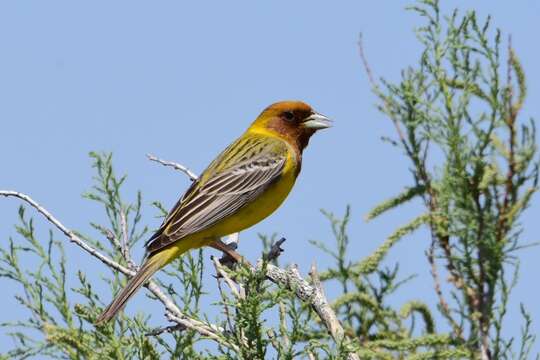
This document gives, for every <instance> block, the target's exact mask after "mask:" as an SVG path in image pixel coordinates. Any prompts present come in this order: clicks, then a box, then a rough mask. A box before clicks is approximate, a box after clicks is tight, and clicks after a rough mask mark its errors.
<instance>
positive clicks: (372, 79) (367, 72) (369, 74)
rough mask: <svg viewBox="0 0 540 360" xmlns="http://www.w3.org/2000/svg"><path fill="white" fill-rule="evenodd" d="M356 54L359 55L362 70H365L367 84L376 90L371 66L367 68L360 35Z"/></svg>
mask: <svg viewBox="0 0 540 360" xmlns="http://www.w3.org/2000/svg"><path fill="white" fill-rule="evenodd" d="M358 53H359V54H360V59H361V60H362V64H363V65H364V69H365V70H366V74H367V77H368V80H369V83H370V84H371V87H373V88H377V87H378V85H377V82H376V81H375V78H374V77H373V72H372V71H371V66H369V63H368V61H367V57H366V53H365V52H364V36H363V34H362V33H360V34H359V35H358Z"/></svg>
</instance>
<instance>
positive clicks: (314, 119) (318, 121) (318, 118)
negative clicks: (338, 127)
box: [302, 113, 332, 130]
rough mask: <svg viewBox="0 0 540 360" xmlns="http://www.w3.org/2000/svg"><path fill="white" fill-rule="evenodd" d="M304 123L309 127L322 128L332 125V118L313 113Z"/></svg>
mask: <svg viewBox="0 0 540 360" xmlns="http://www.w3.org/2000/svg"><path fill="white" fill-rule="evenodd" d="M302 125H303V126H304V127H305V128H308V129H313V130H320V129H326V128H329V127H331V126H332V120H330V119H329V118H327V117H326V116H324V115H321V114H319V113H313V114H311V115H310V116H309V117H307V118H306V119H305V120H304V121H303V122H302Z"/></svg>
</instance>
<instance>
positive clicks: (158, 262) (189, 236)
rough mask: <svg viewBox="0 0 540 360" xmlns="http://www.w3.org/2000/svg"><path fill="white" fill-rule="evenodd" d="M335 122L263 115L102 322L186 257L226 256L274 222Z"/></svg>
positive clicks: (194, 195) (168, 222)
mask: <svg viewBox="0 0 540 360" xmlns="http://www.w3.org/2000/svg"><path fill="white" fill-rule="evenodd" d="M331 125H332V121H331V120H330V119H329V118H328V117H326V116H324V115H322V114H320V113H318V112H316V111H314V110H313V109H312V107H311V106H310V105H308V104H306V103H304V102H302V101H281V102H277V103H274V104H272V105H270V106H268V107H267V108H266V109H264V110H263V111H262V112H261V113H260V115H259V116H258V117H257V118H256V119H255V121H254V122H253V123H252V124H251V125H250V126H249V128H248V129H247V130H246V131H245V132H244V133H243V134H242V135H241V136H240V137H239V138H238V139H237V140H236V141H234V142H233V143H232V144H230V145H229V146H228V147H227V148H226V149H225V150H223V151H222V152H221V153H220V154H219V155H218V156H217V158H216V159H215V160H214V161H212V162H211V163H210V165H209V166H208V167H207V168H206V170H204V171H203V173H202V174H201V176H200V177H199V178H198V179H197V180H195V181H194V182H193V183H192V184H191V186H190V187H189V188H188V190H187V191H186V192H185V194H184V195H183V196H182V197H181V198H180V199H179V200H178V202H177V203H176V204H175V205H174V206H173V208H172V209H171V211H170V212H169V213H168V215H167V216H166V217H165V219H164V221H163V223H162V224H161V226H160V227H159V229H158V230H157V231H156V232H155V233H154V234H153V236H152V237H151V238H150V239H149V240H148V241H147V242H146V244H145V246H146V260H145V261H144V262H143V265H142V266H141V267H140V269H139V270H138V271H137V273H136V274H135V275H134V276H133V277H132V278H131V279H130V280H129V281H128V283H127V285H126V287H125V288H123V289H122V290H121V291H120V293H119V294H118V295H117V296H116V297H115V298H114V300H113V301H112V302H111V303H110V305H109V306H107V307H106V308H105V309H104V311H103V312H102V313H101V315H100V316H99V317H98V318H97V319H96V322H95V323H96V325H100V324H103V323H106V322H108V321H109V320H111V319H113V318H114V317H115V316H116V314H117V313H118V312H119V311H120V310H121V309H123V307H124V306H125V304H126V303H127V301H128V300H129V299H130V298H131V297H132V296H133V295H134V294H135V293H136V291H137V290H138V289H139V288H140V287H141V286H142V285H144V283H145V282H146V281H147V280H149V279H150V277H151V276H152V275H153V274H154V273H156V272H157V271H158V270H159V269H161V268H163V267H164V266H165V265H167V264H168V263H170V262H171V261H173V260H174V259H176V258H177V257H179V256H181V255H182V254H183V253H185V252H186V251H189V250H191V249H195V248H200V247H202V246H210V247H213V248H216V249H219V250H221V251H224V252H227V250H229V248H228V247H227V246H226V245H225V244H224V243H223V242H221V241H220V238H221V237H223V236H226V235H229V234H233V233H236V232H239V231H242V230H244V229H247V228H249V227H251V226H253V225H255V224H256V223H258V222H260V221H261V220H263V219H265V218H266V217H268V216H269V215H270V214H272V213H273V212H274V211H275V210H276V209H277V208H278V207H279V206H280V205H281V204H282V203H283V201H284V200H285V198H286V197H287V196H288V194H289V192H290V191H291V189H292V188H293V185H294V183H295V181H296V179H297V177H298V175H299V173H300V170H301V167H302V153H303V151H304V149H305V148H306V146H307V145H308V142H309V140H310V137H311V136H312V135H313V134H314V133H315V132H317V131H318V130H321V129H325V128H328V127H330V126H331Z"/></svg>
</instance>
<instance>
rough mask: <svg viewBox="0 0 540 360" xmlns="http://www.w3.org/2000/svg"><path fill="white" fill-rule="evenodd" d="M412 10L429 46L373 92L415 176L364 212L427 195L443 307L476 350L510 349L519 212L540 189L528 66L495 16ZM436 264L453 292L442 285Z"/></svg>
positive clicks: (427, 5)
mask: <svg viewBox="0 0 540 360" xmlns="http://www.w3.org/2000/svg"><path fill="white" fill-rule="evenodd" d="M411 9H412V10H413V11H415V12H417V13H418V14H419V15H420V16H421V17H423V18H424V19H425V25H423V26H421V27H419V28H418V29H417V36H418V39H419V40H420V42H421V43H422V44H423V45H424V48H425V50H424V52H423V53H422V55H421V58H420V63H419V66H418V67H417V68H413V67H410V68H408V69H406V70H405V71H403V72H402V79H401V81H400V82H399V83H397V84H392V83H390V82H387V81H385V80H382V86H381V85H378V84H374V91H375V93H376V94H377V95H378V97H379V99H380V100H381V101H380V105H379V109H380V110H381V111H382V112H384V113H385V114H387V115H388V117H389V118H390V119H391V120H392V121H393V123H394V125H395V127H396V130H397V134H398V139H397V140H395V141H392V143H393V144H395V145H397V146H398V147H400V148H401V149H402V150H403V151H404V153H405V155H406V157H407V158H408V159H409V160H410V163H411V171H412V174H413V181H414V183H413V185H412V186H411V187H410V188H407V189H406V190H405V191H404V193H403V194H402V195H400V196H398V197H396V198H395V199H392V200H390V201H388V202H386V203H384V204H383V205H381V206H379V207H378V208H376V209H375V210H374V211H373V212H372V213H371V214H370V216H369V217H370V218H372V217H375V216H377V215H379V214H381V213H382V212H383V211H385V210H387V209H389V208H394V207H396V206H397V205H399V204H402V203H404V202H405V201H408V200H410V199H412V198H413V197H415V196H421V198H422V200H423V203H424V205H425V208H426V211H427V214H428V215H427V216H428V223H429V228H430V230H431V235H432V239H433V244H432V246H431V249H430V251H429V254H430V255H429V256H428V259H429V260H430V262H431V263H432V268H433V270H432V274H434V280H435V288H436V292H437V295H438V296H439V302H440V309H441V311H442V314H443V316H444V317H445V318H446V320H447V321H448V323H449V324H450V325H451V327H452V328H453V332H454V335H455V336H456V337H458V338H460V339H462V340H463V341H465V342H467V343H468V344H470V346H471V349H472V350H474V352H475V353H477V355H478V356H481V357H482V358H484V359H486V358H487V359H491V358H493V359H502V358H513V353H512V347H511V346H510V345H511V343H512V342H513V339H508V340H505V339H503V338H502V335H501V328H502V323H503V317H504V314H505V313H506V310H505V309H506V306H507V301H508V296H509V293H510V291H511V288H512V286H511V285H509V282H512V281H513V280H512V279H509V278H508V277H507V276H505V274H506V273H507V272H508V267H509V266H515V265H516V264H517V259H516V257H515V251H516V250H517V249H519V248H521V247H522V246H523V244H522V242H521V241H520V234H521V230H522V229H521V227H520V224H519V216H520V215H521V213H522V212H523V211H524V210H525V209H526V208H527V207H528V205H529V203H530V201H531V197H532V195H533V194H534V193H535V192H536V191H537V190H538V187H537V185H538V169H539V164H540V163H539V160H538V156H537V147H536V133H535V125H534V122H533V121H532V120H530V121H523V120H521V119H520V117H519V115H520V112H521V109H522V106H523V103H524V100H525V97H526V90H527V87H526V84H525V74H524V71H523V68H522V66H521V64H520V62H519V60H518V57H517V55H516V53H515V51H514V49H513V48H512V47H511V43H510V40H509V41H508V48H507V51H506V54H505V55H504V56H505V57H506V61H504V60H503V54H502V53H503V52H502V50H501V43H502V40H501V39H502V35H501V32H500V31H498V30H497V31H495V32H492V31H491V29H490V18H487V19H486V20H484V21H481V20H479V19H478V18H477V16H476V14H475V13H474V12H468V13H466V14H465V15H463V16H460V14H459V13H458V11H454V12H453V13H452V15H451V16H449V17H443V16H442V15H441V14H440V10H439V5H438V2H437V1H432V0H429V1H428V0H426V1H421V2H420V3H419V5H417V6H413V7H411ZM441 265H442V266H444V270H443V271H444V272H445V273H446V274H448V276H449V278H450V283H451V285H452V289H451V291H450V294H448V295H444V294H443V293H442V291H441V290H440V278H439V277H438V275H437V274H438V270H437V267H438V266H441ZM516 274H517V273H516ZM530 340H531V339H528V338H526V337H523V338H522V341H524V342H527V343H528V342H530Z"/></svg>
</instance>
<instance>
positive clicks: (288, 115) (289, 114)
mask: <svg viewBox="0 0 540 360" xmlns="http://www.w3.org/2000/svg"><path fill="white" fill-rule="evenodd" d="M283 116H284V117H285V119H287V120H292V119H294V114H293V112H292V111H285V112H284V113H283Z"/></svg>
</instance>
